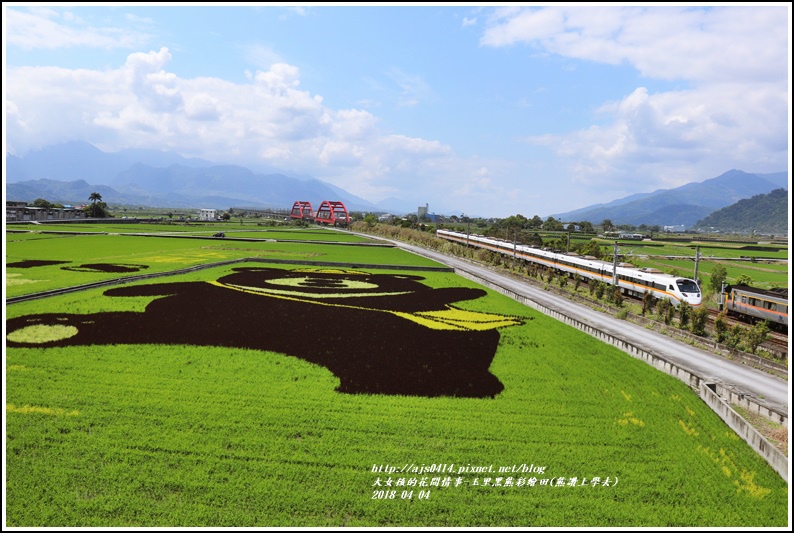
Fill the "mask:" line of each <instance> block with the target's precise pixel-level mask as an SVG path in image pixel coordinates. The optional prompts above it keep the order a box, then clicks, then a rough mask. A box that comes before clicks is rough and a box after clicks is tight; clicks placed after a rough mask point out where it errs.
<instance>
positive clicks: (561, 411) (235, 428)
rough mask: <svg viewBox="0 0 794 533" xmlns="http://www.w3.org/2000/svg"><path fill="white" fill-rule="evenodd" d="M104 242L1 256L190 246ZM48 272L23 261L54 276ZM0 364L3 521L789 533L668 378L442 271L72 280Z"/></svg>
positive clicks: (371, 259) (177, 251)
mask: <svg viewBox="0 0 794 533" xmlns="http://www.w3.org/2000/svg"><path fill="white" fill-rule="evenodd" d="M109 237H110V236H105V237H103V239H107V241H106V242H108V243H109V246H107V247H105V248H106V249H107V250H106V251H105V252H104V253H108V254H109V255H108V256H104V255H102V254H103V252H101V251H99V248H102V247H97V246H96V245H95V243H96V242H98V241H97V240H92V237H89V236H86V237H82V238H73V239H55V240H53V241H44V240H38V241H35V242H34V241H31V240H20V241H14V242H9V241H7V253H8V254H9V256H12V257H14V258H15V260H23V259H24V260H30V261H32V260H45V259H47V258H48V259H49V260H54V259H55V258H57V257H58V255H56V254H52V253H48V249H47V248H48V246H49V245H50V244H52V243H61V242H63V241H67V242H70V243H71V246H65V247H63V248H59V252H60V253H64V254H66V253H70V254H72V255H71V256H69V255H67V256H65V257H63V258H62V260H69V261H70V262H77V263H82V262H88V261H92V262H107V263H111V262H112V261H116V259H110V257H116V256H119V255H120V254H121V253H122V251H123V250H124V245H125V244H126V245H127V246H130V249H131V253H132V254H136V255H135V257H136V261H134V263H136V264H146V265H149V266H150V268H151V267H152V265H154V264H155V262H154V261H151V257H155V256H158V254H159V256H163V257H166V256H168V254H173V255H174V256H175V257H177V258H178V259H175V260H174V262H173V264H179V265H182V264H189V263H190V261H192V259H186V257H188V256H189V254H190V252H192V251H195V250H196V248H189V247H188V248H183V246H187V244H186V243H191V245H193V246H196V245H195V244H193V241H189V240H180V239H176V240H174V241H173V242H172V241H169V240H167V239H152V238H140V239H141V240H138V238H134V237H121V236H119V237H117V239H118V242H117V241H115V240H113V239H110V238H109ZM166 242H171V244H165V243H166ZM110 243H112V245H111V244H110ZM147 243H148V245H149V246H153V247H155V248H158V247H159V248H158V249H157V250H153V251H152V254H153V255H152V256H148V257H147V258H146V259H144V258H143V257H144V256H145V248H146V246H147ZM221 244H228V243H221ZM237 244H240V243H235V245H237ZM275 244H282V245H283V248H279V250H282V251H283V252H284V253H290V252H291V253H295V254H297V253H310V251H311V250H315V251H317V250H319V251H318V252H317V253H327V254H328V255H329V256H333V254H334V253H338V254H339V255H336V256H334V257H337V258H339V259H340V260H341V259H342V258H344V257H347V256H346V255H345V254H347V253H351V254H353V255H354V256H355V257H356V260H357V261H360V262H361V263H367V264H370V265H374V264H382V265H390V266H391V265H416V264H417V263H421V261H419V260H418V258H415V257H414V256H413V255H412V254H408V253H405V252H399V251H398V250H395V249H390V248H385V249H384V248H364V247H351V246H332V245H323V244H317V245H305V244H303V243H301V244H298V243H264V244H263V246H265V247H266V249H268V250H269V249H275V248H272V247H273V246H274V245H275ZM204 245H206V242H204ZM36 246H38V247H39V248H37V247H36ZM168 246H174V248H168ZM198 246H201V245H198ZM20 247H22V252H20ZM331 249H334V250H344V253H342V252H332V251H330V250H331ZM246 253H250V250H246ZM368 254H369V255H368ZM392 254H393V255H392ZM275 255H277V254H275ZM137 258H140V259H137ZM197 260H198V259H197ZM307 260H311V257H308V258H307ZM7 262H12V260H11V259H9V257H7ZM124 262H125V263H126V262H127V260H126V259H125V260H124ZM129 263H133V261H129ZM59 266H63V265H62V264H61V265H49V266H46V267H45V266H41V267H38V268H42V269H44V268H50V269H51V270H50V271H49V272H50V275H51V276H52V277H53V278H55V279H56V282H53V283H52V285H57V284H58V283H60V284H61V286H63V285H67V284H70V283H74V282H75V281H74V280H75V278H72V277H69V276H73V275H76V274H77V273H76V272H72V271H68V270H61V269H60V268H58V267H59ZM31 270H34V269H33V268H31ZM8 271H9V272H13V271H12V269H10V268H9V269H8ZM94 275H96V274H94ZM7 283H8V280H7ZM7 289H8V286H7ZM5 353H6V357H5V361H4V363H5V375H6V383H5V391H6V414H5V416H6V428H5V430H6V521H7V524H6V525H8V526H13V527H47V526H49V527H159V526H162V527H175V526H178V527H191V526H202V527H233V526H239V527H338V526H348V527H358V526H360V527H366V526H369V527H472V526H475V527H476V526H483V527H485V526H489V527H785V526H786V525H787V524H788V501H789V494H788V486H787V483H786V482H785V481H783V480H782V479H781V477H780V476H779V475H778V474H776V473H775V472H774V470H773V469H772V468H771V467H769V466H768V465H767V464H766V463H765V462H764V460H763V459H761V458H760V457H759V456H758V455H757V454H756V453H755V452H753V450H752V449H751V448H750V447H749V446H748V445H747V444H746V443H745V442H744V441H742V440H741V439H740V438H739V437H738V436H737V435H736V434H735V433H734V432H733V431H732V430H730V429H729V428H728V427H727V426H726V425H725V424H724V423H723V422H722V421H721V420H720V419H719V417H718V416H717V415H716V414H714V413H713V412H712V411H711V410H710V409H709V408H708V407H707V406H706V404H705V403H703V402H702V401H701V400H700V398H699V397H698V396H697V395H696V394H695V393H693V392H692V391H691V390H690V389H689V388H688V387H687V386H686V385H684V384H683V383H681V382H680V381H678V380H676V379H674V378H672V377H669V376H667V375H666V374H663V373H661V372H659V371H657V370H655V369H653V368H652V367H650V366H648V365H647V364H646V363H644V362H642V361H639V360H636V359H633V358H632V357H630V356H629V355H627V354H625V353H623V352H622V351H620V350H618V349H616V348H614V347H611V346H609V345H606V344H604V343H601V342H599V341H597V340H594V339H593V338H592V337H590V336H588V335H586V334H584V333H582V332H579V331H577V330H575V329H573V328H571V327H568V326H566V325H564V324H562V323H560V322H557V321H555V320H553V319H551V318H549V317H547V316H545V315H542V314H540V313H539V312H537V311H535V310H533V309H531V308H529V307H526V306H523V305H521V304H519V303H517V302H515V301H513V300H511V299H508V298H507V297H505V296H502V295H500V294H498V293H496V292H493V291H491V290H488V289H484V288H482V287H481V286H479V285H477V284H475V283H473V282H470V281H468V280H466V279H464V278H461V277H459V276H457V275H455V274H453V273H451V272H442V271H415V270H412V271H408V270H404V271H401V270H395V269H393V268H389V269H386V268H383V269H378V268H361V267H355V266H347V267H320V266H316V265H312V264H309V263H307V264H304V265H298V264H295V265H292V264H291V265H284V264H277V263H266V262H263V261H256V262H253V261H252V262H240V263H235V264H229V265H222V266H217V267H213V268H207V269H203V270H197V271H193V272H189V273H186V274H181V275H173V276H168V277H162V278H155V279H149V280H142V281H136V282H130V283H124V284H119V285H114V286H113V287H109V288H108V287H105V288H95V289H90V290H85V291H80V292H73V293H68V294H63V295H58V296H52V297H49V298H44V299H39V300H34V301H27V302H20V303H15V304H12V305H7V306H6V351H5Z"/></svg>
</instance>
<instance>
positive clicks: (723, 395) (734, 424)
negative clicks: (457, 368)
mask: <svg viewBox="0 0 794 533" xmlns="http://www.w3.org/2000/svg"><path fill="white" fill-rule="evenodd" d="M455 272H456V274H458V275H460V276H463V277H465V278H467V279H470V280H472V281H475V282H477V283H479V284H481V285H483V286H486V287H488V288H490V289H492V290H494V291H496V292H499V293H501V294H503V295H505V296H508V297H510V298H512V299H514V300H516V301H518V302H521V303H523V304H524V305H526V306H528V307H531V308H533V309H536V310H538V311H540V312H541V313H543V314H545V315H548V316H551V317H553V318H555V319H557V320H559V321H561V322H564V323H566V324H568V325H570V326H573V327H575V328H576V329H578V330H580V331H583V332H585V333H587V334H588V335H590V336H592V337H595V338H597V339H599V340H601V341H603V342H606V343H608V344H611V345H613V346H615V347H617V348H619V349H620V350H622V351H624V352H626V353H628V354H629V355H631V356H632V357H635V358H637V359H641V360H643V361H645V362H646V363H648V364H649V365H651V366H653V367H654V368H656V369H658V370H661V371H662V372H664V373H666V374H668V375H670V376H673V377H675V378H677V379H679V380H681V381H683V382H684V383H686V384H687V385H688V386H689V387H690V388H692V389H693V390H694V391H695V392H697V393H698V395H699V396H700V398H701V399H702V400H703V401H704V402H705V403H706V404H707V405H708V406H709V407H711V408H712V410H714V412H715V413H717V415H718V416H720V418H722V419H723V420H724V421H725V423H726V424H728V426H729V427H731V428H732V429H733V430H734V431H735V432H736V433H737V435H739V436H740V437H741V438H742V439H743V440H744V441H745V442H747V444H749V445H750V446H751V447H752V448H753V449H754V450H755V451H756V452H757V453H758V454H760V455H761V456H762V457H763V458H764V459H765V460H766V461H767V463H769V465H770V466H771V467H772V468H774V469H775V471H776V472H777V473H778V474H780V476H781V477H782V478H783V479H785V480H786V481H788V457H786V455H785V454H784V453H783V452H781V451H780V450H778V449H777V448H776V447H775V446H774V445H773V444H772V443H771V442H769V441H768V440H767V439H766V438H765V437H764V436H763V435H761V434H760V433H759V432H758V431H757V430H756V429H755V428H754V427H753V426H752V424H751V423H750V422H749V421H748V420H746V419H745V418H743V417H742V416H741V415H740V414H739V413H737V412H736V411H735V410H734V409H733V408H732V407H731V404H735V405H740V406H742V407H743V408H745V409H747V410H748V411H750V412H752V413H758V414H760V415H762V416H764V417H765V418H767V419H769V420H772V421H774V422H776V423H779V424H781V425H783V426H785V427H788V413H786V412H783V411H781V410H779V409H777V408H775V407H773V406H771V405H768V404H767V403H766V402H765V401H764V400H763V399H762V398H758V397H755V396H753V395H751V394H748V393H747V392H744V391H740V390H737V389H735V388H733V387H730V386H726V385H725V384H723V383H719V382H715V381H713V380H711V379H709V378H707V377H704V376H700V375H698V374H697V372H695V371H693V370H691V369H689V368H686V367H685V366H684V365H681V364H678V363H673V362H671V361H670V360H669V359H667V358H666V357H664V355H662V354H658V353H655V352H654V351H652V350H651V349H649V348H647V347H643V346H639V345H637V344H635V343H631V342H628V341H626V340H625V339H623V338H622V337H621V336H620V335H619V334H615V333H613V332H609V331H605V330H604V329H602V328H599V327H595V326H593V325H592V324H586V323H584V322H582V321H579V320H577V319H575V318H573V317H571V316H570V315H569V314H568V313H566V312H565V310H564V309H558V308H555V307H552V306H549V305H545V304H542V303H539V302H537V301H535V300H533V299H531V298H528V297H526V296H524V295H521V294H518V293H516V292H514V291H512V290H510V289H508V288H505V287H503V286H501V285H499V284H498V283H494V282H492V281H490V280H487V279H485V278H482V277H480V276H478V275H476V274H474V273H472V272H469V271H467V270H464V269H455Z"/></svg>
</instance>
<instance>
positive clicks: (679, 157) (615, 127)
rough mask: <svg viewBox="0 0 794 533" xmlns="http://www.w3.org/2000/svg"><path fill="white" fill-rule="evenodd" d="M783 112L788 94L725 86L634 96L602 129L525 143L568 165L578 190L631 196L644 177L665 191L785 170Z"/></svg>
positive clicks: (616, 107) (613, 109)
mask: <svg viewBox="0 0 794 533" xmlns="http://www.w3.org/2000/svg"><path fill="white" fill-rule="evenodd" d="M737 102H741V105H736V104H737ZM786 109H787V99H786V96H785V93H783V92H781V91H778V90H777V89H776V88H775V87H768V86H761V87H747V86H745V85H743V84H732V85H728V84H722V85H719V86H709V87H706V88H700V89H696V90H691V91H677V92H667V93H661V94H655V95H650V94H648V92H647V90H646V89H645V88H638V89H636V90H635V91H634V92H633V93H631V94H630V95H628V96H627V97H625V98H624V99H623V100H621V101H619V102H612V103H608V104H605V105H604V106H603V107H602V108H601V109H600V110H599V112H600V113H603V114H607V115H609V116H610V117H611V118H612V121H611V122H610V123H609V124H608V125H606V126H603V127H600V126H591V127H589V128H587V129H584V130H580V131H576V132H572V133H569V134H566V135H557V136H551V135H546V136H537V137H532V138H529V139H527V140H528V141H529V142H531V143H533V144H536V145H540V146H546V147H549V148H551V149H553V150H554V151H555V152H556V154H557V155H559V156H561V157H563V158H564V159H565V160H568V161H570V164H571V171H572V174H573V178H574V179H575V180H576V181H578V182H580V183H582V184H587V185H588V186H595V187H599V188H603V187H610V188H616V189H618V190H620V189H624V190H630V189H631V185H633V182H634V180H636V179H637V177H638V176H642V177H643V178H644V179H647V180H654V179H655V180H658V183H657V185H656V187H655V188H669V187H677V186H680V185H683V184H685V183H687V182H690V181H693V180H695V181H701V180H703V179H704V176H706V177H708V176H711V177H713V176H717V175H718V174H721V173H722V172H724V171H725V170H728V169H731V168H742V169H747V170H748V171H755V172H773V171H779V170H781V169H785V168H787V167H788V165H787V160H788V146H787V141H788V134H787V131H788V115H787V113H785V110H786Z"/></svg>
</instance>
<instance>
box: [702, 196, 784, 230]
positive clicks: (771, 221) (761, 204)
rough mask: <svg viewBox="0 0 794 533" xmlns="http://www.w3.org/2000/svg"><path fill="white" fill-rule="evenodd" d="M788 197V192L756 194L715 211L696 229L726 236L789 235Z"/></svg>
mask: <svg viewBox="0 0 794 533" xmlns="http://www.w3.org/2000/svg"><path fill="white" fill-rule="evenodd" d="M788 207H789V198H788V191H786V189H775V190H774V191H772V192H770V193H769V194H757V195H755V196H753V197H752V198H748V199H745V200H739V201H738V202H736V203H735V204H733V205H729V206H728V207H723V208H722V209H718V210H717V211H714V212H713V213H711V214H710V215H709V216H707V217H706V218H704V219H703V220H699V221H698V222H697V223H696V224H695V226H694V228H695V229H701V230H704V231H705V230H710V231H713V230H718V231H720V232H723V233H752V232H753V231H755V232H757V233H763V234H768V235H788V231H789V228H788V226H789V224H788Z"/></svg>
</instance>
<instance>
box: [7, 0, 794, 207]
mask: <svg viewBox="0 0 794 533" xmlns="http://www.w3.org/2000/svg"><path fill="white" fill-rule="evenodd" d="M709 6H710V7H703V6H697V5H689V4H682V5H675V4H670V5H664V6H658V5H653V4H649V5H644V6H643V5H640V4H637V5H631V4H613V5H608V4H607V5H593V4H586V5H582V4H551V5H542V4H541V5H529V4H504V5H501V6H500V5H498V4H483V5H480V6H477V5H449V4H439V5H416V4H414V5H411V4H402V5H396V6H395V5H386V4H383V5H380V4H372V5H360V4H355V5H347V6H345V5H343V4H330V5H322V4H315V5H311V4H281V5H274V4H238V5H235V6H229V5H227V4H222V5H221V4H219V5H184V4H174V5H168V4H148V5H146V4H126V5H125V4H112V5H110V4H108V5H105V6H94V5H75V4H51V5H41V4H35V5H33V4H22V3H13V2H11V3H4V4H3V37H4V39H3V45H4V59H5V62H4V80H5V81H4V86H3V87H4V100H5V106H4V124H5V127H4V129H3V134H4V143H5V147H6V151H8V152H10V153H13V154H16V155H20V156H22V155H24V154H26V153H27V152H29V151H30V150H35V149H37V148H40V147H42V146H46V145H48V144H53V143H57V142H63V141H68V140H84V141H87V142H90V143H92V144H94V145H96V146H97V147H99V148H100V149H102V150H105V151H115V150H120V149H123V148H157V149H164V150H170V151H175V152H178V153H180V154H182V155H184V156H187V157H201V158H205V159H209V160H212V161H217V162H222V163H233V164H241V165H246V166H249V167H251V168H254V169H272V168H277V169H282V170H284V171H287V172H290V173H294V174H296V175H304V176H305V175H310V176H313V177H316V178H319V179H322V180H325V181H328V182H330V183H333V184H334V185H337V186H339V187H342V188H343V189H345V190H347V191H348V192H350V193H352V194H355V195H357V196H360V197H362V198H365V199H367V200H369V201H371V202H379V201H382V200H385V199H389V198H396V199H398V200H400V201H402V202H404V203H406V204H407V205H416V206H418V205H424V204H425V203H427V204H429V205H430V210H431V211H435V212H438V213H444V212H446V213H451V212H465V213H467V214H477V215H482V216H498V217H505V216H509V215H513V214H516V213H521V214H523V215H525V216H529V217H531V216H534V215H540V216H543V217H545V216H547V215H550V214H554V213H562V212H565V211H570V210H573V209H578V208H581V207H585V206H588V205H592V204H595V203H602V202H609V201H611V200H615V199H618V198H622V197H624V196H627V195H629V194H633V193H639V192H651V191H654V190H657V189H668V188H673V187H678V186H680V185H683V184H685V183H689V182H692V181H703V180H705V179H709V178H713V177H716V176H718V175H719V174H722V173H723V172H726V171H728V170H730V169H733V168H736V169H739V170H744V171H746V172H758V173H766V172H779V171H783V170H786V169H788V168H789V166H790V155H789V139H790V124H791V109H790V102H791V87H790V80H791V71H790V64H791V41H790V39H791V6H790V4H787V3H771V4H762V5H758V4H748V5H746V6H743V5H741V4H725V5H724V6H721V5H716V4H709Z"/></svg>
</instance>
